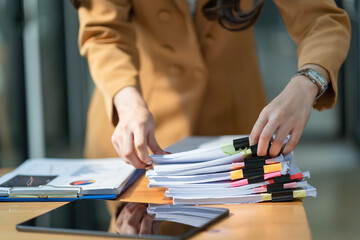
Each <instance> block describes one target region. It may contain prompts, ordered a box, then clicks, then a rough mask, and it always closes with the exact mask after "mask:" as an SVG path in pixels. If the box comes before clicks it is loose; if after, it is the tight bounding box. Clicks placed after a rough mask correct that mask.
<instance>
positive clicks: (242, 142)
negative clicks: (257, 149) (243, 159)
mask: <svg viewBox="0 0 360 240" xmlns="http://www.w3.org/2000/svg"><path fill="white" fill-rule="evenodd" d="M233 145H234V148H235V150H236V151H238V150H244V149H245V148H248V147H249V138H248V137H244V138H238V139H234V140H233Z"/></svg>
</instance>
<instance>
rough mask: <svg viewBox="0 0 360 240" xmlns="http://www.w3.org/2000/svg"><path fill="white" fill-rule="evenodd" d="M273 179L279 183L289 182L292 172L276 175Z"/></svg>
mask: <svg viewBox="0 0 360 240" xmlns="http://www.w3.org/2000/svg"><path fill="white" fill-rule="evenodd" d="M273 180H274V183H275V184H277V183H288V182H291V176H290V174H286V175H282V176H279V177H274V178H273Z"/></svg>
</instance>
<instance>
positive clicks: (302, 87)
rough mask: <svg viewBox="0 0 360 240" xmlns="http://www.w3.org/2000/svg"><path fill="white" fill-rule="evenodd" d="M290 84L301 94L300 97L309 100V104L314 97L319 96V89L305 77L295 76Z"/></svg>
mask: <svg viewBox="0 0 360 240" xmlns="http://www.w3.org/2000/svg"><path fill="white" fill-rule="evenodd" d="M291 83H292V84H294V85H295V88H296V89H298V91H300V92H301V93H302V94H301V95H303V96H304V97H305V98H306V99H309V101H311V103H313V102H314V101H315V98H316V96H317V95H318V94H319V90H320V89H319V87H318V86H317V85H316V84H314V83H313V82H312V81H310V80H309V79H308V78H307V77H305V76H302V75H299V76H295V77H293V78H292V79H291Z"/></svg>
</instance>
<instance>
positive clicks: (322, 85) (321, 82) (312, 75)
mask: <svg viewBox="0 0 360 240" xmlns="http://www.w3.org/2000/svg"><path fill="white" fill-rule="evenodd" d="M300 75H303V76H305V77H307V78H308V79H309V80H310V81H312V82H313V83H315V84H316V85H317V86H318V87H319V89H320V91H319V93H318V95H317V96H316V98H315V101H316V100H318V99H319V98H320V97H321V95H323V94H324V92H325V91H326V89H327V88H328V83H327V81H326V79H325V78H324V77H323V75H321V74H320V73H319V72H318V71H316V70H315V69H313V68H305V69H302V70H300V71H298V72H297V73H296V74H295V75H294V77H296V76H300Z"/></svg>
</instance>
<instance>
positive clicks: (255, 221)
mask: <svg viewBox="0 0 360 240" xmlns="http://www.w3.org/2000/svg"><path fill="white" fill-rule="evenodd" d="M7 171H9V169H8V170H6V169H3V170H0V176H1V175H2V174H4V173H5V172H7ZM144 199H146V200H148V201H149V202H153V203H170V200H169V199H167V198H165V197H164V190H163V189H148V188H147V179H146V178H145V177H144V176H143V177H141V178H140V179H139V181H137V182H136V183H135V184H133V185H132V186H131V187H130V188H129V189H128V190H127V191H125V192H124V193H123V194H122V195H121V196H120V197H119V198H118V200H119V201H132V202H142V201H143V200H144ZM63 204H65V203H59V202H48V203H39V202H27V203H19V202H1V203H0V233H1V234H0V239H17V240H18V239H37V240H42V239H50V238H51V239H54V240H57V239H59V240H60V239H61V240H67V239H75V240H77V239H79V240H80V239H104V238H101V237H89V236H74V235H60V234H59V235H55V234H51V235H50V234H40V233H23V232H17V231H16V229H15V226H16V224H18V223H20V222H23V221H25V220H28V219H30V218H33V217H35V216H38V215H41V214H43V213H45V212H48V211H50V210H52V209H54V208H56V207H59V206H61V205H63ZM217 206H219V205H217ZM221 207H226V208H229V210H230V216H229V217H228V218H226V219H224V220H222V221H221V222H219V223H217V224H215V225H213V226H212V227H211V228H209V229H208V230H207V231H204V232H202V233H200V234H198V235H196V236H195V237H194V238H193V239H206V240H210V239H220V238H223V239H286V240H288V239H311V232H310V228H309V224H308V221H307V218H306V213H305V210H304V207H303V204H302V202H301V201H294V202H283V203H256V204H238V205H222V206H221ZM105 239H109V238H105Z"/></svg>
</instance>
